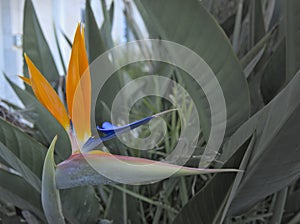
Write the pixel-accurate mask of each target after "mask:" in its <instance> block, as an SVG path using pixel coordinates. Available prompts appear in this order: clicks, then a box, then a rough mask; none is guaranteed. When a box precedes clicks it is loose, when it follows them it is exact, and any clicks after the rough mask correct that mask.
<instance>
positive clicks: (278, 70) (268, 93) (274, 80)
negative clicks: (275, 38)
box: [260, 39, 286, 103]
mask: <svg viewBox="0 0 300 224" xmlns="http://www.w3.org/2000/svg"><path fill="white" fill-rule="evenodd" d="M285 64H286V63H285V39H282V40H281V41H280V43H279V44H278V46H276V48H275V49H274V53H273V54H272V55H271V56H270V60H269V62H268V64H267V66H266V69H265V70H264V72H263V75H262V78H261V83H260V91H261V93H262V96H263V99H264V102H266V103H268V102H270V101H271V100H272V99H273V98H274V97H275V96H276V94H277V93H278V92H279V90H280V88H282V86H283V84H284V82H285V72H286V71H285V67H286V66H285Z"/></svg>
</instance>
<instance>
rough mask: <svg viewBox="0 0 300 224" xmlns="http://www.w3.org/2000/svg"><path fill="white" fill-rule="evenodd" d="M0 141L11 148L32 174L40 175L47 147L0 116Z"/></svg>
mask: <svg viewBox="0 0 300 224" xmlns="http://www.w3.org/2000/svg"><path fill="white" fill-rule="evenodd" d="M0 142H2V143H3V145H5V146H6V147H7V148H8V149H9V150H11V151H12V152H13V153H14V154H15V155H16V156H17V157H18V158H19V159H20V160H21V161H22V162H23V163H24V164H25V165H26V166H27V167H28V168H29V169H30V170H31V171H32V172H33V173H34V174H36V175H37V176H38V177H41V175H42V169H43V161H44V158H45V155H46V151H47V148H45V147H44V146H43V145H41V144H39V143H38V142H37V141H35V140H34V139H33V138H31V137H29V136H28V135H26V134H25V133H24V132H23V131H21V130H20V129H18V128H17V127H15V126H13V125H12V124H10V123H8V122H6V121H4V120H3V119H1V118H0Z"/></svg>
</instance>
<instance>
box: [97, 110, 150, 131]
mask: <svg viewBox="0 0 300 224" xmlns="http://www.w3.org/2000/svg"><path fill="white" fill-rule="evenodd" d="M154 117H155V116H154V115H152V116H150V117H146V118H143V119H141V120H138V121H134V122H132V123H130V124H126V125H124V126H119V127H117V126H114V125H112V124H111V123H109V122H104V123H103V124H102V127H101V128H100V127H99V126H97V129H98V130H99V131H101V132H102V133H103V134H106V135H115V134H120V133H124V132H127V131H130V130H132V129H135V128H137V127H139V126H141V125H143V124H146V123H148V122H149V121H150V120H151V119H153V118H154Z"/></svg>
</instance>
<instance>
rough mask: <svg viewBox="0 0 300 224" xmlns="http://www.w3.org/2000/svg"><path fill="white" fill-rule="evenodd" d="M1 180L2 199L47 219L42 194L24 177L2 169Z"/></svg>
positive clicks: (0, 191) (0, 172)
mask: <svg viewBox="0 0 300 224" xmlns="http://www.w3.org/2000/svg"><path fill="white" fill-rule="evenodd" d="M0 180H1V181H0V197H1V200H3V201H6V202H7V203H11V204H13V205H14V206H16V207H18V208H20V209H23V210H28V211H31V212H32V213H33V214H35V215H36V216H37V217H39V218H40V219H41V220H43V221H44V220H45V216H44V214H43V208H42V204H41V199H40V194H39V193H38V192H37V191H36V190H35V189H34V188H33V187H31V186H30V185H29V184H28V183H26V181H25V180H24V179H23V178H22V177H20V176H18V175H15V174H12V173H9V172H6V171H4V170H2V169H0Z"/></svg>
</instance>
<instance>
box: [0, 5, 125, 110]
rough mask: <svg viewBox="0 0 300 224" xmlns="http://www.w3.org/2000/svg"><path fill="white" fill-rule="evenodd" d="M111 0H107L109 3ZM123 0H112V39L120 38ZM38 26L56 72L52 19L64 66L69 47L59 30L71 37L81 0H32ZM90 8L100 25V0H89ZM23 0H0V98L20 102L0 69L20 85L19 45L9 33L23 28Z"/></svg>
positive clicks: (122, 24)
mask: <svg viewBox="0 0 300 224" xmlns="http://www.w3.org/2000/svg"><path fill="white" fill-rule="evenodd" d="M111 1H112V0H107V4H108V5H110V3H111ZM122 1H123V0H115V6H116V9H115V15H116V17H115V20H114V26H113V33H112V35H113V39H114V40H115V41H117V42H123V41H124V40H123V39H122V38H123V36H124V35H123V32H124V25H125V24H124V18H123V17H122V7H123V2H122ZM32 2H33V5H34V8H35V11H36V13H37V16H38V19H39V22H40V25H41V28H42V30H43V32H44V35H45V38H46V40H47V42H48V44H49V47H50V49H51V52H52V54H53V56H54V60H55V62H56V64H57V67H58V70H59V72H60V74H63V69H62V65H61V61H60V57H59V54H58V50H57V46H56V41H55V37H54V30H53V23H54V24H55V26H56V29H57V33H58V37H59V44H60V48H61V49H62V54H63V58H64V62H65V65H66V66H67V64H68V61H69V57H70V47H69V45H68V44H67V42H66V41H65V39H64V37H63V35H62V34H61V33H60V31H63V32H64V33H65V34H66V35H67V36H68V37H69V39H70V40H71V41H73V36H74V33H75V29H76V27H77V24H78V22H81V21H82V18H81V17H82V10H83V9H84V8H85V0H32ZM91 3H92V8H93V10H94V13H95V14H96V15H97V16H96V20H97V23H98V25H99V26H100V25H101V23H102V22H103V16H102V10H101V5H100V0H92V1H91ZM23 7H24V0H0V99H1V98H2V99H5V100H8V101H10V102H12V103H15V104H17V105H21V103H20V101H19V100H18V99H17V97H16V96H15V94H14V93H13V91H12V90H11V88H10V87H9V85H8V84H7V83H6V82H5V80H4V78H3V75H2V71H4V72H5V73H6V74H7V76H9V78H10V79H11V80H12V81H14V82H15V83H17V84H18V85H20V86H23V83H22V82H21V80H20V79H19V78H18V77H17V75H20V74H22V67H23V57H22V49H21V48H17V47H15V46H14V42H13V36H14V35H17V34H19V35H21V34H22V30H23Z"/></svg>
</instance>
